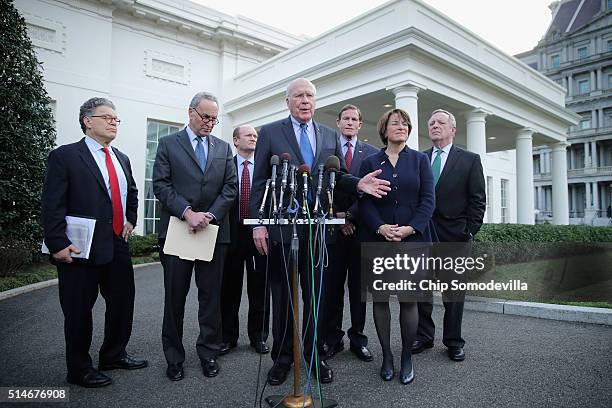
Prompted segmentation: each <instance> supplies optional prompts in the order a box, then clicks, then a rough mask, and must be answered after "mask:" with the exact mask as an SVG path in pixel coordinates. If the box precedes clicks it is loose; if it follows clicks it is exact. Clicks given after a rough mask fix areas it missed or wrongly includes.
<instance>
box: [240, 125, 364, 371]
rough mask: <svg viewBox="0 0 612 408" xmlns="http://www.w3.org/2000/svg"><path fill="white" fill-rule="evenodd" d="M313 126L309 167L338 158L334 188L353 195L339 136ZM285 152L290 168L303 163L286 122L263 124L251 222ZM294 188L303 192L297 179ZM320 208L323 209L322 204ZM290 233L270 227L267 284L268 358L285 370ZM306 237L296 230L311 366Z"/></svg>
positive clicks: (290, 326) (289, 340) (289, 334)
mask: <svg viewBox="0 0 612 408" xmlns="http://www.w3.org/2000/svg"><path fill="white" fill-rule="evenodd" d="M313 125H314V131H315V137H316V151H315V152H314V155H315V159H314V166H313V167H314V168H315V169H316V168H317V167H318V166H319V165H321V164H325V162H326V160H327V159H328V157H329V156H333V155H335V156H337V157H338V158H340V163H341V166H340V167H341V169H340V173H339V174H338V175H337V178H336V180H337V184H336V187H337V188H338V189H342V190H344V191H346V192H347V193H349V194H350V193H355V194H356V190H357V183H358V182H359V179H358V178H356V177H354V176H352V175H349V174H347V172H346V168H345V166H344V159H343V158H342V149H341V147H340V143H339V140H338V135H337V133H336V132H335V131H334V130H332V129H330V128H328V127H325V126H323V125H320V124H318V123H316V122H314V121H313ZM283 153H289V154H290V155H291V163H290V164H294V165H295V166H300V165H301V164H302V163H304V158H303V156H302V153H301V151H300V146H299V144H298V141H297V138H296V135H295V131H294V129H293V125H292V122H291V118H290V117H287V118H285V119H282V120H279V121H276V122H273V123H270V124H267V125H264V126H262V128H261V130H260V131H259V137H258V140H257V148H256V149H255V171H254V175H253V188H252V192H251V216H252V217H253V218H256V217H258V216H259V215H258V210H259V206H260V204H261V202H262V199H263V195H264V189H265V184H266V180H267V179H268V178H270V176H271V172H272V171H271V168H270V158H271V157H272V155H278V156H279V157H280V156H281V155H282V154H283ZM278 173H279V174H278V180H277V185H280V171H279V172H278ZM298 184H299V186H300V189H301V185H302V179H301V176H300V178H299V183H298ZM316 184H317V179H316V177H313V179H311V180H310V181H309V191H314V190H315V189H316ZM326 186H327V179H326V180H325V185H324V188H326ZM288 196H289V194H285V203H284V205H285V206H286V205H287V203H288V201H289V200H288V198H289V197H288ZM298 197H301V191H299V192H298ZM269 198H270V195H268V200H267V201H268V202H269ZM324 201H325V200H324ZM324 208H327V207H326V206H325V205H324ZM268 213H269V205H268V204H267V203H266V206H265V214H266V218H268V217H267V214H268ZM291 231H292V229H291V227H290V226H283V227H280V226H270V227H269V228H268V234H269V239H270V248H269V280H270V289H271V292H272V335H273V337H274V343H273V345H272V353H271V356H272V359H274V360H277V356H278V362H279V363H280V364H285V365H290V364H291V363H292V361H293V354H292V338H293V316H292V313H291V308H290V302H289V291H288V288H289V282H288V281H287V276H288V275H289V276H290V272H291V269H292V262H293V260H292V261H289V262H287V271H288V273H286V271H285V264H284V262H283V259H289V249H290V246H289V242H290V241H291ZM306 232H307V230H306V229H305V228H299V235H300V243H301V244H302V245H301V246H300V252H299V256H300V259H299V262H298V265H299V274H300V284H301V287H302V300H303V304H304V315H303V332H302V336H303V337H304V355H305V357H306V359H307V361H309V360H310V356H311V352H312V348H313V337H314V333H313V328H314V321H313V314H312V313H311V292H312V280H311V275H310V273H309V271H310V268H309V267H310V260H309V257H308V245H306V242H307V239H308V235H306ZM281 243H284V246H282V245H281ZM283 252H284V254H283ZM319 283H320V276H319V275H318V274H315V282H314V285H315V293H316V294H318V288H319ZM323 293H325V289H323ZM317 297H318V296H317ZM317 300H318V299H317ZM324 309H325V302H324V301H321V308H320V310H319V314H318V320H319V322H324V321H325V317H324V316H325V311H324ZM323 326H324V325H322V324H319V325H318V327H319V329H320V332H319V339H320V338H321V334H322V331H323ZM285 329H286V330H285ZM283 339H284V341H283ZM322 344H323V342H322V341H319V343H318V345H319V346H321V347H320V349H321V350H320V351H322Z"/></svg>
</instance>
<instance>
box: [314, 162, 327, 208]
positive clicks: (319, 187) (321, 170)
mask: <svg viewBox="0 0 612 408" xmlns="http://www.w3.org/2000/svg"><path fill="white" fill-rule="evenodd" d="M324 173H325V166H324V165H323V164H319V182H318V183H317V197H316V199H315V205H314V210H313V213H315V214H316V213H317V210H318V209H319V204H320V202H321V199H320V196H321V190H323V174H324Z"/></svg>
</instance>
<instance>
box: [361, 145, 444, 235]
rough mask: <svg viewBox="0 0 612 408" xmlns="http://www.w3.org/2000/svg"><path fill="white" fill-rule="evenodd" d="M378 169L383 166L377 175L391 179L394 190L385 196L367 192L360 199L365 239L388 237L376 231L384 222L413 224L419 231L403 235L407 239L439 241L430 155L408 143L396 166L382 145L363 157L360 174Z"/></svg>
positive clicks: (362, 229) (384, 178)
mask: <svg viewBox="0 0 612 408" xmlns="http://www.w3.org/2000/svg"><path fill="white" fill-rule="evenodd" d="M377 169H382V173H381V174H380V175H379V176H378V178H381V179H383V180H387V181H389V182H390V183H391V186H390V187H391V191H390V192H389V193H388V194H387V195H386V196H384V197H382V198H375V197H373V196H369V195H366V196H364V197H362V198H361V199H360V201H359V213H360V215H361V219H362V220H363V223H362V224H363V227H362V228H361V237H362V241H364V242H366V241H370V242H376V241H382V242H384V241H385V239H384V238H383V237H382V236H380V235H377V234H376V230H377V229H378V227H380V226H381V225H383V224H398V225H399V226H406V225H410V226H411V227H413V228H414V229H415V231H416V233H415V234H413V235H409V236H408V237H406V238H404V239H403V241H404V242H432V241H436V240H437V239H436V232H435V230H434V229H433V228H431V216H432V214H433V211H434V207H435V197H434V187H433V174H432V173H431V166H430V165H429V161H428V160H427V156H426V155H425V154H423V153H420V152H417V151H415V150H412V149H410V148H409V147H408V146H406V147H404V149H403V150H402V151H401V152H400V154H399V158H398V160H397V163H396V165H395V168H394V167H393V166H392V165H391V163H390V162H389V158H388V157H387V154H386V153H385V151H384V149H382V150H380V151H379V152H378V153H376V154H374V155H372V156H370V157H368V158H367V159H366V160H364V162H363V163H362V165H361V170H360V175H361V176H363V175H365V174H367V173H369V172H372V171H374V170H377Z"/></svg>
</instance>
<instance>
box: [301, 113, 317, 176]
mask: <svg viewBox="0 0 612 408" xmlns="http://www.w3.org/2000/svg"><path fill="white" fill-rule="evenodd" d="M307 127H308V125H307V124H306V123H300V150H301V151H302V157H304V164H307V165H308V166H309V167H310V170H311V171H312V170H313V169H312V164H313V162H314V153H313V152H312V146H311V144H310V140H308V133H306V128H307Z"/></svg>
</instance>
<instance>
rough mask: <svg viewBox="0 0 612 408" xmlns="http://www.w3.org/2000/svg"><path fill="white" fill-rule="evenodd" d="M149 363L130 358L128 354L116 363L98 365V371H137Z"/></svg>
mask: <svg viewBox="0 0 612 408" xmlns="http://www.w3.org/2000/svg"><path fill="white" fill-rule="evenodd" d="M148 365H149V363H148V361H147V360H143V359H141V358H136V357H132V356H130V355H129V354H126V355H125V357H123V358H120V359H119V360H117V361H114V362H112V363H100V364H99V367H98V369H99V370H100V371H107V370H116V369H121V370H138V369H139V368H145V367H146V366H148Z"/></svg>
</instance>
